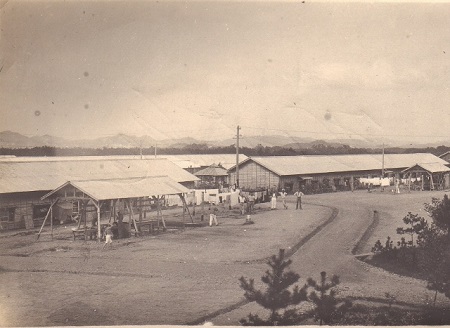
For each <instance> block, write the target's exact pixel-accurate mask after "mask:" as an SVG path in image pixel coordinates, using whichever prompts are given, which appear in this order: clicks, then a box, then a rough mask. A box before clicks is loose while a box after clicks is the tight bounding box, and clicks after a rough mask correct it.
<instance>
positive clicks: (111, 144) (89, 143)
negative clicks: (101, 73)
mask: <svg viewBox="0 0 450 328" xmlns="http://www.w3.org/2000/svg"><path fill="white" fill-rule="evenodd" d="M235 142H236V140H235V139H232V138H229V139H224V140H220V141H205V140H197V139H194V138H191V137H188V138H182V139H166V140H155V139H153V138H152V137H150V136H141V137H137V136H130V135H126V134H117V135H114V136H108V137H101V138H97V139H77V140H71V139H65V138H62V137H55V136H50V135H43V136H31V137H27V136H24V135H22V134H20V133H17V132H12V131H3V132H0V147H2V148H32V147H44V146H49V147H59V148H72V147H82V148H104V147H106V148H139V147H142V148H150V147H153V146H155V145H157V147H158V148H169V147H171V148H183V147H185V146H188V145H192V144H206V145H208V146H211V147H214V146H215V147H227V146H231V145H234V144H235ZM443 144H450V142H448V143H433V144H432V143H427V144H416V145H408V146H404V145H401V144H396V143H395V142H392V143H389V144H387V146H390V147H395V146H398V147H404V148H411V147H436V146H440V145H443ZM259 145H261V146H268V147H276V146H277V147H285V148H293V149H296V150H298V149H307V148H312V147H313V146H315V145H323V146H330V147H339V146H343V145H348V146H350V147H358V148H379V147H381V144H379V143H376V142H375V143H374V142H373V141H366V140H361V139H333V140H314V139H310V138H300V137H286V136H278V135H273V136H244V137H243V138H241V139H240V146H241V147H249V148H254V147H257V146H259Z"/></svg>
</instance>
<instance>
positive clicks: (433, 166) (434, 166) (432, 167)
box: [402, 163, 450, 173]
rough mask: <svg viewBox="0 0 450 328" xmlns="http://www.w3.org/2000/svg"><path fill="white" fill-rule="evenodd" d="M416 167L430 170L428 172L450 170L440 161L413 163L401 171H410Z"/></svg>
mask: <svg viewBox="0 0 450 328" xmlns="http://www.w3.org/2000/svg"><path fill="white" fill-rule="evenodd" d="M416 167H420V168H422V169H423V170H425V171H427V172H430V173H441V172H450V168H448V167H447V166H445V165H444V164H441V163H422V164H415V165H412V166H411V167H408V168H407V169H405V170H403V171H402V172H407V171H410V170H412V169H414V168H416Z"/></svg>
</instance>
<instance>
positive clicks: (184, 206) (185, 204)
mask: <svg viewBox="0 0 450 328" xmlns="http://www.w3.org/2000/svg"><path fill="white" fill-rule="evenodd" d="M178 195H179V196H180V198H181V201H182V202H183V223H184V208H186V210H187V212H188V214H189V217H190V218H191V222H192V223H194V219H193V217H192V215H191V212H189V207H188V206H187V203H186V199H185V198H184V195H183V194H178Z"/></svg>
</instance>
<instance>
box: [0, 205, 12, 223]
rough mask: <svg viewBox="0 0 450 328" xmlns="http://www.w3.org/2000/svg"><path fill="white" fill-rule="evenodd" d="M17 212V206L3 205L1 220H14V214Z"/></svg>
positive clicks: (0, 210)
mask: <svg viewBox="0 0 450 328" xmlns="http://www.w3.org/2000/svg"><path fill="white" fill-rule="evenodd" d="M15 213H16V208H15V207H3V208H0V221H2V222H14V214H15Z"/></svg>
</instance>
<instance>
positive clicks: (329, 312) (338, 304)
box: [308, 271, 352, 325]
mask: <svg viewBox="0 0 450 328" xmlns="http://www.w3.org/2000/svg"><path fill="white" fill-rule="evenodd" d="M337 285H339V277H338V276H336V275H333V276H332V277H331V278H330V279H329V281H327V273H326V272H325V271H322V272H321V273H320V282H316V281H315V280H314V279H312V278H308V286H310V287H312V288H314V291H312V292H311V293H310V294H309V296H308V298H309V300H310V301H311V302H313V303H314V304H315V306H316V307H315V309H314V310H313V313H314V319H315V320H316V321H319V324H320V325H322V323H325V324H327V325H329V324H331V323H333V322H336V321H338V320H340V319H341V318H342V317H343V316H344V315H345V313H346V312H347V310H348V309H349V308H350V307H351V305H352V304H351V302H350V301H349V300H345V299H344V300H339V299H338V298H336V289H335V288H334V287H336V286H337Z"/></svg>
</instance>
